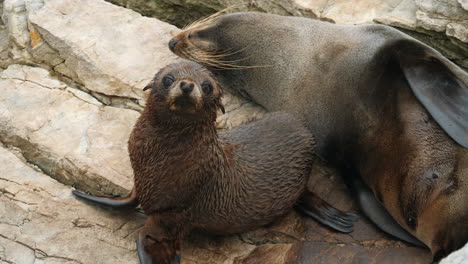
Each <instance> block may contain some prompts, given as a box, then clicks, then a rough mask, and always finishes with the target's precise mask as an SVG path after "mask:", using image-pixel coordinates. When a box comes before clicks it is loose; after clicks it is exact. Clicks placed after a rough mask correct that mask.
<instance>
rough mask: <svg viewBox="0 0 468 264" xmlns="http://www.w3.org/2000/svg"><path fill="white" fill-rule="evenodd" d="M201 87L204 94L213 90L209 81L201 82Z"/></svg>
mask: <svg viewBox="0 0 468 264" xmlns="http://www.w3.org/2000/svg"><path fill="white" fill-rule="evenodd" d="M201 87H202V90H203V92H204V93H205V94H211V93H212V92H213V86H211V83H210V82H208V81H205V82H203V83H202V85H201Z"/></svg>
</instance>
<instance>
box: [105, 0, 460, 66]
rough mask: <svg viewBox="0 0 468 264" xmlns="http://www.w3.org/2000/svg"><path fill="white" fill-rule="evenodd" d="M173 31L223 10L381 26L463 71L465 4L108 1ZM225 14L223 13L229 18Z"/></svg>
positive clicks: (431, 0) (416, 0) (414, 0)
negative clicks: (410, 38)
mask: <svg viewBox="0 0 468 264" xmlns="http://www.w3.org/2000/svg"><path fill="white" fill-rule="evenodd" d="M108 1H109V2H113V3H116V4H119V5H122V6H127V7H129V8H132V9H134V10H136V11H138V12H140V13H142V14H145V15H148V16H153V17H157V18H159V19H161V20H164V21H167V22H170V23H172V24H175V25H178V26H184V25H186V24H187V23H189V22H191V21H193V20H194V19H198V18H200V17H202V16H206V15H208V14H211V13H213V12H216V11H219V10H222V9H224V8H227V7H233V6H234V7H235V8H233V9H232V10H231V11H260V12H268V13H275V14H280V15H290V16H304V17H310V18H318V19H322V20H327V21H332V22H334V23H338V24H365V23H382V24H387V25H390V26H394V27H396V28H398V29H401V30H402V31H404V32H405V33H408V34H410V35H412V36H413V37H415V38H418V39H419V40H421V41H423V42H425V43H427V44H428V45H430V46H433V47H434V48H436V49H438V50H439V51H441V52H442V53H443V54H444V55H445V56H447V57H448V58H450V59H452V60H453V61H454V62H455V63H457V64H459V65H460V66H462V67H464V68H465V69H467V70H468V45H467V43H468V1H466V0H334V1H329V0H292V1H291V0H274V1H270V0H255V1H252V0H242V1H238V0H149V1H143V0H108ZM231 11H229V12H231Z"/></svg>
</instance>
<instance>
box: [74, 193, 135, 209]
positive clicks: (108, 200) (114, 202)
mask: <svg viewBox="0 0 468 264" xmlns="http://www.w3.org/2000/svg"><path fill="white" fill-rule="evenodd" d="M72 193H73V194H74V195H75V196H76V197H79V198H81V199H83V200H86V201H91V202H94V203H97V204H102V205H106V206H110V207H114V208H135V207H137V206H138V200H137V196H136V190H135V188H133V189H132V191H131V192H130V194H129V195H127V196H125V197H105V196H94V195H90V194H86V193H84V192H80V191H78V190H73V191H72Z"/></svg>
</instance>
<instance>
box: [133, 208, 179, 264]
mask: <svg viewBox="0 0 468 264" xmlns="http://www.w3.org/2000/svg"><path fill="white" fill-rule="evenodd" d="M165 231H166V229H165V228H164V227H163V226H161V224H160V220H159V216H156V215H151V216H150V217H149V218H148V220H147V221H146V223H145V226H144V227H143V228H142V229H141V230H140V233H139V234H138V239H137V241H136V248H137V252H138V258H139V259H140V263H141V264H151V263H158V264H180V253H179V252H180V248H181V244H182V240H181V239H172V238H169V237H167V236H166V234H165Z"/></svg>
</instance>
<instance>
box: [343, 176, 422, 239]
mask: <svg viewBox="0 0 468 264" xmlns="http://www.w3.org/2000/svg"><path fill="white" fill-rule="evenodd" d="M350 183H351V184H350V187H351V190H352V191H353V193H355V195H356V198H357V201H358V204H359V207H361V210H362V211H363V212H364V214H365V215H366V216H367V217H369V219H370V220H371V221H372V222H374V223H375V224H376V225H377V227H379V228H380V229H381V230H382V231H384V232H385V233H387V234H390V235H392V236H394V237H396V238H399V239H401V240H403V241H405V242H408V243H410V244H413V245H415V246H418V247H426V246H425V245H424V244H423V243H422V242H420V241H419V240H418V239H416V238H415V237H414V236H413V235H411V234H410V233H409V232H408V231H406V230H405V229H403V227H401V226H400V225H399V224H398V223H397V222H396V221H395V219H393V217H392V216H391V215H390V214H389V213H388V211H387V209H385V207H384V206H383V205H382V204H381V203H380V202H379V201H377V199H376V198H375V196H374V193H373V192H372V190H371V189H370V188H369V187H367V185H365V183H364V182H363V181H362V180H361V179H360V178H358V177H353V179H352V181H351V182H350Z"/></svg>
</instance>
